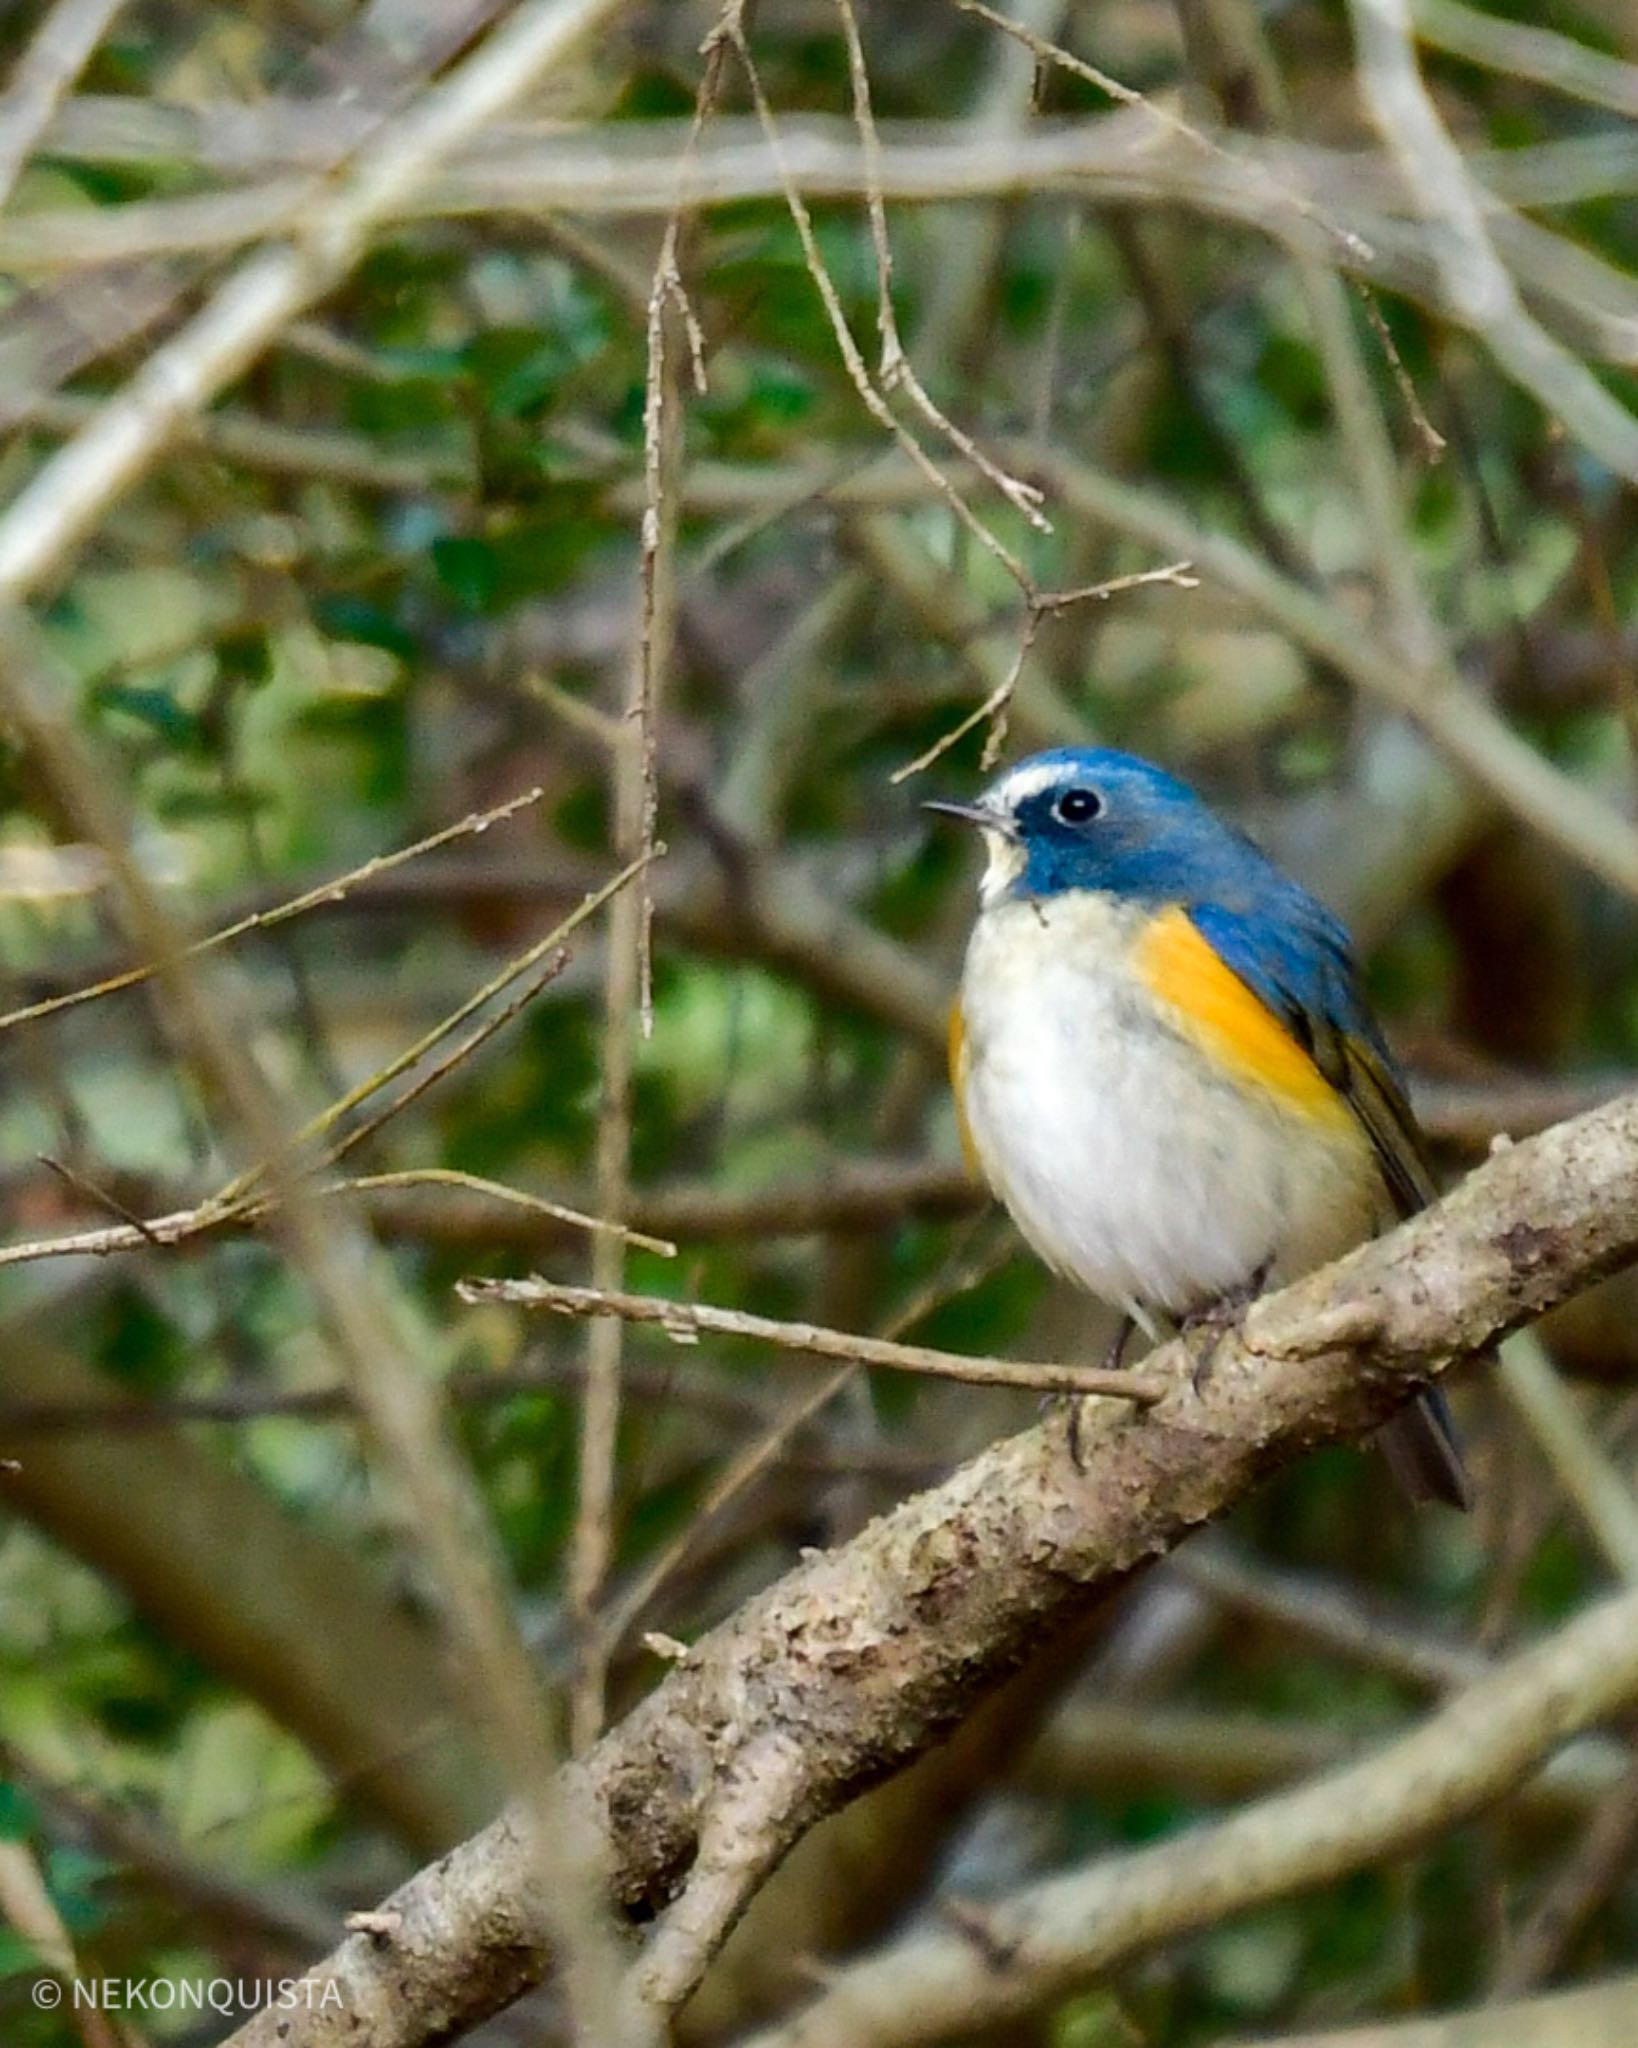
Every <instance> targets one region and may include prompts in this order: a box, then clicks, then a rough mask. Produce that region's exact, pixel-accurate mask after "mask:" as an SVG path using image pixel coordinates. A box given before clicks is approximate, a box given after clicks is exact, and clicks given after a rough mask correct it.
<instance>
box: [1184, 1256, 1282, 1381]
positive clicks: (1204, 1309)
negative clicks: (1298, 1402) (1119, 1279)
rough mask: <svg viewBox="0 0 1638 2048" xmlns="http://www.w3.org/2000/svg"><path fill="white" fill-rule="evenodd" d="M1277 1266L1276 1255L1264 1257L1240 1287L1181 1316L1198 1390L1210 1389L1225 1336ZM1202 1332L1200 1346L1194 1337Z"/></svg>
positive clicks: (1237, 1325) (1192, 1375) (1238, 1321)
mask: <svg viewBox="0 0 1638 2048" xmlns="http://www.w3.org/2000/svg"><path fill="white" fill-rule="evenodd" d="M1273 1266H1274V1261H1273V1258H1272V1257H1269V1258H1266V1259H1264V1260H1263V1262H1262V1264H1261V1265H1260V1266H1258V1267H1257V1268H1256V1270H1255V1271H1254V1272H1253V1273H1251V1275H1250V1276H1249V1277H1248V1278H1247V1279H1245V1280H1242V1281H1241V1283H1240V1285H1239V1286H1238V1287H1231V1288H1230V1289H1229V1290H1228V1292H1227V1293H1226V1294H1220V1295H1219V1296H1218V1297H1217V1299H1216V1300H1215V1301H1208V1302H1205V1303H1203V1304H1202V1305H1201V1306H1200V1307H1199V1308H1192V1309H1190V1310H1189V1311H1188V1313H1187V1314H1186V1315H1183V1316H1180V1317H1179V1318H1178V1324H1177V1327H1178V1329H1179V1330H1180V1331H1181V1332H1182V1335H1183V1339H1184V1342H1185V1344H1186V1345H1187V1346H1188V1348H1189V1351H1190V1353H1191V1356H1192V1359H1193V1367H1192V1370H1191V1371H1190V1374H1189V1383H1190V1385H1191V1386H1192V1387H1193V1388H1194V1391H1195V1392H1196V1394H1203V1393H1204V1392H1205V1391H1206V1386H1207V1383H1208V1381H1209V1380H1210V1379H1211V1375H1212V1368H1213V1367H1214V1366H1215V1365H1216V1363H1217V1354H1218V1352H1219V1351H1220V1350H1221V1349H1222V1346H1223V1339H1224V1338H1225V1337H1226V1336H1227V1335H1228V1334H1229V1332H1230V1331H1231V1330H1235V1329H1238V1328H1239V1326H1240V1321H1241V1318H1242V1317H1243V1316H1244V1315H1245V1312H1246V1310H1247V1309H1248V1308H1250V1306H1251V1304H1252V1303H1253V1302H1254V1301H1255V1300H1256V1299H1257V1297H1258V1295H1259V1294H1261V1293H1262V1291H1263V1289H1264V1288H1265V1287H1266V1286H1267V1285H1268V1276H1269V1274H1270V1272H1271V1271H1272V1270H1273ZM1201 1334H1203V1335H1204V1338H1205V1341H1204V1343H1203V1344H1202V1345H1201V1346H1200V1347H1199V1349H1198V1350H1196V1349H1195V1345H1194V1339H1195V1338H1196V1337H1197V1336H1199V1335H1201Z"/></svg>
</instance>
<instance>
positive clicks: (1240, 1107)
mask: <svg viewBox="0 0 1638 2048" xmlns="http://www.w3.org/2000/svg"><path fill="white" fill-rule="evenodd" d="M1144 919H1145V913H1144V912H1143V911H1142V910H1141V909H1139V908H1138V907H1137V906H1135V905H1133V904H1130V903H1128V902H1123V901H1121V900H1119V899H1116V898H1113V897H1109V896H1104V895H1100V894H1098V893H1096V892H1093V891H1089V890H1088V891H1075V892H1072V893H1068V894H1065V895H1062V896H1057V897H1052V898H1048V899H1045V900H1041V901H1032V900H1027V899H1026V900H1009V901H1005V902H1002V903H998V904H995V905H993V906H992V907H991V908H989V909H987V910H985V911H984V912H983V913H982V915H981V916H980V917H979V920H978V922H977V924H976V926H975V927H974V931H973V936H972V941H971V944H970V945H969V948H968V953H967V964H966V970H965V973H964V976H963V981H962V995H961V1009H962V1025H963V1034H964V1037H963V1046H962V1052H961V1062H960V1063H961V1067H962V1069H963V1070H964V1072H963V1073H962V1074H961V1075H960V1076H958V1084H959V1085H960V1087H961V1094H962V1107H963V1112H964V1115H965V1119H966V1123H967V1127H968V1131H969V1133H970V1136H971V1139H972V1144H973V1148H974V1150H975V1151H976V1153H977V1155H978V1160H979V1164H980V1165H981V1166H982V1168H983V1170H984V1173H985V1176H986V1178H987V1179H988V1180H989V1182H990V1185H991V1186H992V1187H993V1188H994V1190H995V1192H996V1193H997V1195H999V1196H1000V1198H1001V1200H1002V1201H1003V1202H1004V1203H1005V1204H1006V1206H1007V1208H1008V1209H1009V1210H1010V1211H1011V1213H1012V1216H1013V1218H1014V1220H1015V1221H1016V1223H1017V1225H1018V1227H1019V1229H1020V1230H1021V1231H1022V1232H1023V1234H1024V1236H1025V1237H1026V1238H1027V1239H1028V1240H1029V1242H1030V1244H1031V1245H1032V1246H1033V1247H1034V1249H1035V1250H1036V1251H1037V1252H1038V1253H1039V1254H1040V1256H1041V1257H1042V1258H1043V1259H1045V1260H1046V1262H1047V1263H1048V1264H1049V1265H1050V1266H1052V1267H1054V1268H1055V1269H1056V1270H1057V1271H1058V1272H1060V1273H1062V1274H1063V1275H1065V1276H1066V1277H1067V1278H1069V1279H1072V1280H1075V1281H1077V1282H1078V1283H1079V1284H1080V1285H1081V1286H1083V1287H1086V1288H1088V1289H1090V1290H1091V1291H1092V1292H1093V1293H1096V1294H1098V1295H1101V1296H1102V1297H1103V1298H1104V1299H1105V1300H1108V1301H1111V1302H1114V1303H1116V1304H1118V1305H1119V1306H1121V1307H1123V1308H1125V1309H1127V1310H1128V1311H1130V1312H1135V1313H1137V1315H1138V1317H1139V1320H1142V1321H1146V1320H1147V1318H1146V1317H1145V1316H1144V1315H1143V1311H1144V1309H1145V1308H1149V1307H1156V1308H1160V1309H1164V1310H1166V1311H1168V1312H1170V1313H1173V1314H1177V1313H1181V1312H1184V1311H1187V1310H1189V1309H1193V1308H1197V1307H1200V1306H1203V1305H1204V1304H1206V1303H1207V1302H1210V1301H1213V1300H1216V1299H1218V1298H1219V1297H1221V1296H1222V1295H1224V1294H1227V1293H1230V1292H1232V1291H1233V1290H1234V1289H1235V1288H1237V1287H1241V1286H1244V1285H1245V1284H1246V1283H1247V1282H1248V1281H1249V1280H1250V1279H1251V1277H1252V1276H1253V1275H1254V1274H1255V1273H1256V1272H1257V1271H1258V1270H1259V1268H1261V1267H1262V1266H1264V1265H1265V1263H1269V1264H1271V1277H1272V1278H1274V1279H1276V1280H1278V1279H1286V1278H1290V1277H1292V1276H1293V1275H1295V1274H1297V1273H1299V1272H1303V1271H1306V1270H1308V1269H1309V1268H1311V1267H1313V1266H1315V1265H1318V1264H1320V1263H1322V1262H1323V1261H1324V1260H1326V1259H1328V1258H1331V1257H1334V1256H1335V1255H1336V1254H1337V1253H1339V1252H1340V1251H1342V1250H1345V1249H1347V1248H1348V1247H1349V1246H1351V1245H1353V1244H1355V1243H1358V1242H1359V1241H1361V1240H1362V1239H1363V1238H1365V1237H1366V1236H1368V1235H1369V1234H1370V1233H1371V1231H1372V1230H1373V1229H1375V1228H1376V1227H1378V1226H1379V1224H1380V1223H1381V1222H1382V1221H1384V1220H1385V1215H1384V1209H1385V1197H1384V1194H1383V1189H1382V1185H1381V1181H1380V1178H1379V1176H1378V1174H1377V1171H1376V1167H1375V1164H1374V1161H1373V1158H1372V1155H1371V1151H1370V1146H1369V1141H1368V1140H1367V1139H1366V1137H1365V1135H1364V1133H1363V1131H1362V1130H1360V1129H1359V1128H1358V1127H1357V1126H1356V1125H1354V1124H1353V1123H1352V1121H1351V1120H1348V1119H1331V1120H1330V1121H1324V1120H1316V1119H1315V1118H1313V1117H1311V1116H1307V1115H1304V1114H1303V1113H1302V1112H1301V1110H1300V1109H1298V1108H1295V1107H1293V1106H1292V1105H1291V1104H1289V1103H1286V1102H1283V1101H1282V1100H1280V1099H1279V1098H1278V1097H1275V1096H1271V1095H1268V1094H1267V1093H1266V1092H1264V1091H1261V1090H1257V1089H1255V1088H1252V1087H1248V1086H1247V1084H1246V1083H1245V1082H1243V1081H1242V1080H1239V1079H1237V1078H1235V1077H1234V1075H1233V1074H1231V1073H1230V1072H1229V1071H1228V1070H1227V1069H1225V1068H1222V1067H1220V1066H1218V1065H1216V1064H1215V1063H1214V1062H1213V1061H1212V1060H1211V1059H1210V1058H1209V1057H1208V1056H1207V1054H1206V1053H1205V1052H1203V1051H1202V1050H1201V1049H1200V1048H1199V1046H1198V1045H1197V1044H1195V1043H1193V1042H1192V1041H1191V1040H1190V1039H1189V1038H1188V1037H1187V1036H1186V1035H1185V1034H1184V1033H1183V1032H1182V1031H1181V1030H1179V1029H1178V1028H1176V1025H1175V1022H1173V1021H1168V1018H1167V1014H1166V1012H1165V1010H1164V1007H1163V1006H1162V1005H1161V1004H1160V1003H1159V1002H1158V1001H1157V999H1156V997H1155V996H1154V994H1153V993H1152V992H1151V991H1150V989H1149V988H1148V987H1147V986H1146V984H1145V983H1144V982H1143V981H1142V980H1140V978H1139V976H1138V973H1137V970H1136V967H1135V965H1134V962H1133V946H1134V942H1135V940H1136V939H1137V937H1138V934H1139V932H1140V930H1141V928H1142V925H1143V923H1144Z"/></svg>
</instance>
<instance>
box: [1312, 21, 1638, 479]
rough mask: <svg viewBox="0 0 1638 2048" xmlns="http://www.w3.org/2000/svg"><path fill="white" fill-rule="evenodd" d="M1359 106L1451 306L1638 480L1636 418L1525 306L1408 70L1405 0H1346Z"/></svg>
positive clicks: (1455, 153)
mask: <svg viewBox="0 0 1638 2048" xmlns="http://www.w3.org/2000/svg"><path fill="white" fill-rule="evenodd" d="M1348 11H1349V15H1350V17H1351V19H1352V21H1353V24H1354V37H1355V41H1356V44H1357V46H1358V52H1359V75H1360V82H1361V86H1362V89H1363V91H1364V95H1365V99H1366V103H1367V105H1368V106H1369V107H1370V110H1371V114H1372V117H1373V119H1374V120H1375V122H1376V125H1377V127H1378V129H1379V130H1380V131H1381V134H1382V138H1383V140H1384V141H1385V142H1386V143H1387V145H1388V148H1389V149H1390V150H1391V151H1392V153H1393V155H1394V157H1395V159H1396V160H1397V162H1398V164H1399V166H1400V169H1401V170H1402V172H1403V173H1404V177H1405V182H1406V184H1407V185H1408V186H1409V187H1410V190H1411V192H1412V194H1413V196H1414V197H1415V200H1416V202H1417V204H1418V206H1419V207H1420V209H1421V211H1422V214H1423V216H1424V218H1425V219H1426V221H1427V222H1428V224H1429V226H1430V227H1431V228H1432V229H1433V230H1434V237H1433V249H1434V254H1435V256H1436V258H1437V260H1438V264H1439V274H1440V277H1441V280H1442V282H1443V284H1444V288H1445V292H1446V294H1447V296H1448V298H1449V300H1450V303H1451V305H1452V307H1453V308H1454V309H1455V311H1456V313H1457V314H1458V316H1459V317H1460V318H1461V320H1462V321H1463V322H1464V324H1465V325H1467V326H1469V327H1471V328H1472V329H1473V331H1474V332H1475V333H1476V334H1477V335H1478V336H1479V337H1480V338H1481V339H1482V340H1483V341H1484V343H1485V345H1486V346H1487V347H1488V348H1489V350H1490V352H1491V354H1492V355H1493V356H1494V357H1495V358H1496V361H1497V362H1498V363H1499V364H1500V365H1501V367H1502V368H1503V369H1504V370H1505V371H1506V372H1507V374H1508V375H1509V376H1510V377H1511V378H1513V380H1514V381H1515V382H1516V383H1518V384H1520V385H1522V386H1523V388H1524V389H1525V390H1526V391H1528V392H1530V393H1531V395H1532V396H1533V397H1534V398H1535V399H1536V401H1537V403H1538V404H1539V405H1540V406H1541V407H1542V408H1543V409H1544V411H1545V412H1546V414H1547V416H1548V418H1549V419H1561V420H1562V421H1563V422H1564V424H1565V426H1566V427H1567V428H1568V429H1569V431H1570V432H1571V433H1572V434H1574V435H1575V437H1576V438H1577V440H1579V441H1580V442H1581V443H1582V444H1583V446H1584V447H1586V448H1588V449H1590V450H1591V451H1592V453H1593V454H1594V455H1596V456H1597V457H1598V459H1599V461H1600V462H1603V463H1605V464H1607V465H1608V467H1609V468H1611V469H1613V470H1615V471H1617V472H1618V473H1619V474H1620V475H1622V476H1624V477H1626V478H1627V480H1628V481H1629V482H1638V419H1634V418H1633V416H1632V414H1631V413H1630V412H1628V411H1627V409H1626V407H1625V406H1624V405H1622V404H1621V403H1620V401H1619V400H1618V399H1616V398H1613V397H1612V396H1611V395H1610V393H1609V392H1607V391H1606V390H1605V389H1604V387H1603V385H1602V384H1600V383H1599V381H1598V379H1597V378H1596V377H1595V376H1594V375H1593V373H1592V371H1591V370H1590V369H1588V367H1587V366H1586V364H1585V363H1583V362H1582V361H1581V360H1580V359H1579V358H1578V357H1577V356H1575V355H1573V354H1572V353H1571V352H1570V350H1569V349H1568V348H1566V347H1565V346H1564V344H1563V343H1562V342H1561V341H1559V340H1558V338H1557V337H1556V336H1555V335H1552V334H1549V333H1548V331H1547V329H1546V328H1545V327H1543V326H1542V325H1541V323H1540V322H1539V321H1538V320H1537V319H1536V318H1535V317H1534V315H1533V314H1531V313H1530V312H1529V311H1528V310H1527V309H1526V307H1525V304H1524V301H1523V300H1522V299H1521V298H1520V296H1519V291H1518V287H1517V285H1516V284H1515V283H1514V281H1513V278H1512V275H1511V273H1510V272H1509V271H1508V269H1507V266H1506V265H1505V264H1504V263H1503V262H1502V260H1501V258H1500V257H1499V256H1498V255H1497V253H1496V249H1495V246H1494V244H1493V243H1492V242H1491V239H1490V234H1489V230H1488V228H1487V227H1486V224H1485V214H1484V207H1483V205H1482V204H1481V201H1480V199H1479V196H1478V193H1477V191H1476V189H1475V186H1474V182H1473V178H1472V176H1471V174H1470V172H1469V171H1468V168H1467V165H1466V164H1465V163H1464V162H1463V160H1462V155H1461V151H1460V150H1459V149H1458V148H1457V147H1456V144H1455V142H1454V141H1453V140H1452V138H1451V135H1450V132H1449V130H1448V129H1447V128H1446V127H1445V124H1444V122H1443V121H1442V120H1441V119H1440V117H1439V112H1438V109H1437V108H1436V107H1435V106H1434V104H1433V101H1432V99H1431V98H1430V96H1429V94H1428V90H1427V87H1426V86H1425V85H1424V84H1423V82H1422V74H1421V72H1420V71H1419V70H1418V68H1417V63H1416V46H1415V41H1414V31H1413V28H1412V22H1411V8H1410V0H1348Z"/></svg>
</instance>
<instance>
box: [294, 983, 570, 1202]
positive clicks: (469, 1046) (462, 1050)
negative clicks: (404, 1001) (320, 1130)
mask: <svg viewBox="0 0 1638 2048" xmlns="http://www.w3.org/2000/svg"><path fill="white" fill-rule="evenodd" d="M568 962H569V953H568V948H567V947H565V946H559V947H558V949H557V951H556V952H555V953H552V954H549V955H548V956H547V959H546V961H545V963H544V964H543V965H542V967H541V970H540V972H539V973H538V974H537V975H536V976H535V977H534V979H533V980H532V981H530V982H528V983H526V984H525V985H524V987H523V988H521V989H519V991H518V993H517V994H516V995H515V996H513V997H512V999H511V1001H510V1002H506V1003H503V1004H502V1005H501V1006H500V1008H499V1009H497V1010H496V1011H495V1012H494V1014H493V1015H492V1016H489V1017H486V1018H485V1019H484V1020H483V1022H482V1023H481V1024H480V1025H479V1026H478V1028H477V1030H476V1031H472V1032H469V1033H468V1034H467V1036H466V1037H465V1038H463V1039H462V1040H461V1042H460V1043H459V1045H456V1046H454V1047H452V1048H451V1050H450V1051H449V1052H447V1053H445V1055H444V1056H443V1058H442V1059H439V1060H435V1061H434V1062H433V1063H432V1065H431V1066H430V1067H428V1068H427V1069H426V1071H425V1073H422V1074H418V1075H417V1076H416V1078H415V1080H414V1081H412V1082H411V1084H410V1085H409V1087H408V1088H406V1089H405V1090H404V1092H403V1094H402V1095H397V1096H394V1098H393V1100H392V1101H391V1102H389V1103H388V1104H387V1106H386V1107H385V1108H384V1109H380V1110H377V1112H376V1113H375V1115H374V1116H372V1117H369V1118H367V1119H366V1120H365V1121H364V1122H363V1123H361V1124H357V1125H355V1126H354V1127H353V1129H352V1130H350V1131H348V1132H347V1133H346V1135H345V1136H344V1137H343V1138H341V1139H340V1140H339V1141H338V1142H337V1143H336V1144H335V1145H334V1146H332V1148H331V1150H330V1159H329V1163H330V1164H331V1165H332V1166H333V1165H335V1164H336V1162H337V1161H338V1160H341V1159H345V1158H346V1156H347V1154H348V1153H349V1152H353V1151H356V1150H357V1148H358V1147H359V1146H360V1145H362V1144H363V1143H364V1141H365V1140H366V1139H367V1138H373V1137H374V1136H375V1134H376V1132H377V1131H379V1130H380V1129H381V1127H382V1125H383V1124H385V1123H387V1122H389V1121H390V1120H391V1119H392V1118H393V1117H396V1116H398V1115H400V1114H401V1113H402V1112H403V1111H404V1110H406V1109H408V1108H409V1106H410V1104H411V1103H412V1102H417V1101H419V1100H420V1098H421V1097H422V1096H423V1095H425V1094H426V1093H427V1091H428V1089H430V1088H434V1087H436V1086H437V1084H438V1083H439V1082H440V1081H441V1080H443V1078H444V1077H445V1075H446V1074H451V1073H453V1072H454V1070H455V1069H456V1068H457V1067H459V1066H462V1065H464V1064H465V1062H466V1061H467V1060H469V1059H470V1058H471V1057H472V1055H473V1054H474V1053H475V1052H477V1050H478V1049H479V1047H480V1046H483V1045H485V1044H487V1042H488V1041H489V1040H490V1039H491V1038H493V1037H494V1036H495V1035H496V1033H497V1032H499V1031H502V1030H504V1028H505V1027H506V1026H507V1025H508V1024H510V1023H511V1021H512V1019H513V1018H514V1017H516V1016H518V1015H520V1014H521V1012H523V1011H524V1010H526V1009H527V1008H528V1007H529V1005H530V1004H531V1003H532V1002H533V1001H534V999H535V997H536V996H538V995H539V994H540V992H541V990H542V989H545V988H549V987H550V986H551V984H552V983H553V982H554V981H556V979H557V977H558V976H559V975H560V974H561V973H562V972H563V970H564V968H565V967H566V966H567V965H568Z"/></svg>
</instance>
